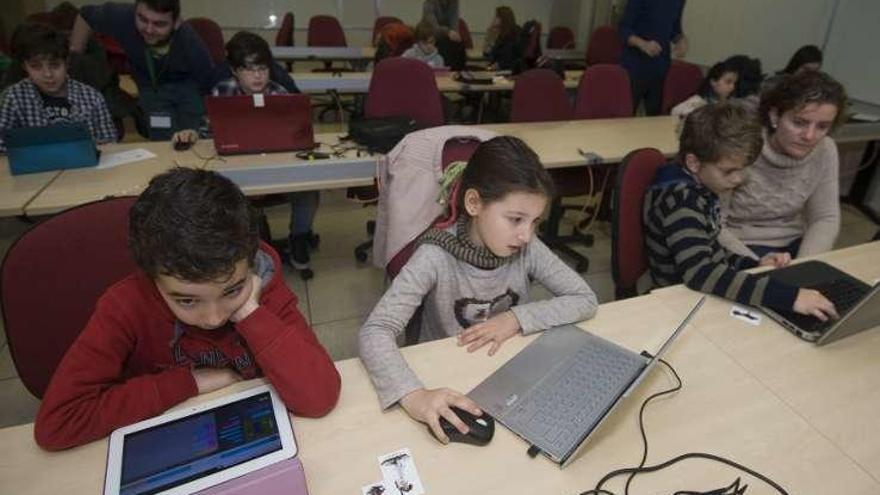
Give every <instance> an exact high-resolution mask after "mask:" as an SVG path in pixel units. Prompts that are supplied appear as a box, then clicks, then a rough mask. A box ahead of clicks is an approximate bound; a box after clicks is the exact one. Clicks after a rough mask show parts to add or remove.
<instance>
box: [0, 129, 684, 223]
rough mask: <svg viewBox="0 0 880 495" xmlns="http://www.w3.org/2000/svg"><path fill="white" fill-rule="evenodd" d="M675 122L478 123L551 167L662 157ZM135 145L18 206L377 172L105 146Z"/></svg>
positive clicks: (43, 210)
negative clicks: (654, 152) (127, 160)
mask: <svg viewBox="0 0 880 495" xmlns="http://www.w3.org/2000/svg"><path fill="white" fill-rule="evenodd" d="M676 122H677V120H676V119H675V118H674V117H668V116H666V117H638V118H628V119H605V120H576V121H563V122H541V123H523V124H495V125H487V126H481V127H484V128H487V129H492V130H495V131H497V132H499V133H502V134H511V135H514V136H517V137H519V138H521V139H523V140H524V141H525V142H526V143H528V144H529V145H530V146H531V147H532V148H534V150H535V152H536V153H537V154H538V156H539V157H540V158H541V161H542V162H543V163H544V165H545V166H546V167H548V168H555V167H570V166H578V165H584V164H585V163H586V162H587V159H586V158H584V157H583V156H582V155H581V154H580V153H579V152H578V149H579V148H580V149H581V150H583V151H587V152H590V153H593V154H595V155H596V156H598V157H600V158H601V159H602V160H603V161H605V162H608V163H614V162H617V161H620V160H621V159H622V158H623V157H624V156H626V154H627V153H629V152H630V151H632V150H634V149H636V148H639V147H642V146H651V147H655V148H658V149H659V150H660V151H661V152H663V153H664V154H666V155H672V154H674V153H675V152H676V151H677V149H678V140H677V137H676V135H675V126H676ZM339 136H340V133H329V134H318V135H316V137H315V138H316V140H317V141H319V142H322V143H328V144H329V143H336V142H337V141H338V138H339ZM133 148H145V149H147V150H149V151H151V152H153V153H154V154H156V155H157V156H156V158H153V159H151V160H145V161H142V162H137V163H131V164H126V165H121V166H119V167H116V168H112V169H107V170H100V169H95V168H86V169H75V170H65V171H63V172H60V173H59V174H58V176H57V178H55V180H53V181H52V182H51V184H49V185H48V186H47V187H45V188H44V189H43V190H42V191H40V192H39V194H38V195H36V197H32V198H30V201H29V202H27V201H22V203H21V206H20V207H19V208H23V210H24V213H25V214H27V215H42V214H49V213H55V212H58V211H61V210H64V209H66V208H70V207H72V206H77V205H80V204H83V203H87V202H89V201H95V200H98V199H102V198H104V197H107V196H126V195H135V194H139V193H140V192H141V191H142V190H143V189H144V188H145V187H146V186H147V184H148V183H149V180H150V178H151V177H153V176H154V175H156V174H157V173H160V172H163V171H165V170H167V169H168V168H170V167H173V166H175V165H180V166H187V167H202V166H207V167H208V168H210V169H213V170H219V171H223V172H224V173H228V174H229V175H230V176H231V177H233V179H234V180H236V182H237V183H238V184H239V185H240V186H241V187H242V189H243V190H244V192H245V194H248V195H258V194H269V193H276V192H292V191H301V190H315V189H332V188H345V187H351V186H359V185H369V184H372V182H373V177H374V176H375V162H376V158H375V157H371V156H368V155H362V156H357V155H356V154H355V153H354V152H349V153H348V154H347V155H346V156H345V157H342V158H340V159H337V160H326V161H325V160H321V161H320V162H304V161H302V160H300V159H299V158H296V156H295V153H292V152H288V153H269V154H259V155H237V156H226V157H223V159H222V160H218V159H213V160H209V161H205V160H203V159H201V158H199V157H198V156H202V157H210V156H213V155H214V154H215V152H214V148H213V143H212V141H211V140H201V141H199V142H198V143H197V144H196V145H195V146H194V147H193V149H192V150H190V151H185V152H176V151H174V150H173V149H172V147H171V145H170V144H169V143H168V142H147V143H130V144H113V145H106V146H105V147H103V149H104V150H105V152H108V153H109V152H113V151H120V150H125V149H133ZM324 149H326V148H324ZM197 154H198V156H197ZM2 160H5V158H2V159H0V168H2V167H3V161H2ZM318 167H328V168H329V167H333V168H332V169H330V170H328V169H325V168H318ZM279 174H280V175H279ZM0 187H2V182H0ZM18 213H21V210H18V211H17V212H16V214H18Z"/></svg>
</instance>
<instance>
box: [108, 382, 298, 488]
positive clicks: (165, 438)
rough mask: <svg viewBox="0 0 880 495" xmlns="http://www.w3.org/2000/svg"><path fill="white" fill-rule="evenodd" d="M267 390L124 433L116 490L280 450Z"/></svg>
mask: <svg viewBox="0 0 880 495" xmlns="http://www.w3.org/2000/svg"><path fill="white" fill-rule="evenodd" d="M281 448H282V445H281V437H280V435H279V431H278V425H277V424H276V423H275V416H274V413H273V409H272V398H271V396H270V394H269V392H265V393H262V394H259V395H254V396H252V397H248V398H245V399H242V400H239V401H236V402H232V403H230V404H226V405H224V406H221V407H218V408H216V409H211V410H209V411H205V412H203V413H201V414H196V415H193V416H187V417H184V418H181V419H179V420H177V421H172V422H169V423H164V424H161V425H157V426H154V427H152V428H148V429H145V430H142V431H139V432H136V433H131V434H129V435H126V437H125V442H124V444H123V453H122V482H121V486H120V494H122V495H125V494H139V495H140V494H149V493H157V492H161V491H164V490H168V489H170V488H172V487H175V486H178V485H182V484H184V483H188V482H190V481H193V480H195V479H198V478H201V477H203V476H207V475H209V474H213V473H215V472H217V471H221V470H223V469H227V468H229V467H232V466H236V465H238V464H241V463H244V462H247V461H250V460H252V459H256V458H257V457H261V456H263V455H266V454H269V453H271V452H276V451H278V450H281Z"/></svg>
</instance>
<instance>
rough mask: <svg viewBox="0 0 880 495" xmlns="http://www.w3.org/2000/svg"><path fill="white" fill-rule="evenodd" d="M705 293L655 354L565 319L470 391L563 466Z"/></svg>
mask: <svg viewBox="0 0 880 495" xmlns="http://www.w3.org/2000/svg"><path fill="white" fill-rule="evenodd" d="M705 299H706V298H705V296H704V297H703V298H701V299H700V301H699V302H698V303H697V304H696V306H694V308H693V309H691V311H690V312H689V313H688V315H687V317H685V319H684V320H683V321H682V322H681V323H680V324H679V325H678V328H676V330H675V331H674V332H673V333H672V335H670V336H669V338H668V339H667V340H666V342H665V343H664V344H663V346H662V347H661V348H660V350H659V351H657V353H656V355H654V356H653V357H652V356H651V355H650V354H648V353H647V352H643V353H641V354H639V353H635V352H633V351H630V350H628V349H624V348H623V347H620V346H618V345H616V344H613V343H611V342H608V341H607V340H604V339H602V338H601V337H597V336H595V335H592V334H590V333H589V332H586V331H584V330H581V329H580V328H577V327H575V326H573V325H564V326H560V327H556V328H552V329H550V330H547V331H545V332H544V334H543V335H541V336H540V337H538V338H537V339H535V341H534V342H532V343H531V344H529V345H528V346H526V348H525V349H523V350H522V351H520V352H519V353H518V354H517V355H516V356H514V357H513V358H512V359H510V361H508V362H507V363H505V364H504V365H503V366H502V367H501V368H499V369H498V370H497V371H495V373H493V374H492V375H490V376H489V377H488V378H486V379H485V380H483V382H482V383H480V384H479V385H477V386H476V387H475V388H474V389H473V390H471V391H470V393H468V397H470V398H471V399H473V400H474V401H475V402H476V403H477V404H479V405H480V407H481V408H482V409H483V410H484V411H485V412H487V413H488V414H489V415H491V416H492V417H494V418H495V419H496V420H498V421H499V422H501V424H503V425H504V426H506V427H507V428H509V429H510V430H511V431H513V432H514V433H516V434H517V435H519V436H520V437H522V438H523V439H525V440H526V441H527V442H529V443H530V444H531V445H532V446H533V448H535V449H538V450H540V452H542V453H543V454H544V455H546V456H547V457H549V458H550V459H551V460H553V461H554V462H556V463H559V464H561V465H562V467H565V466H567V465H568V464H569V463H570V462H571V461H573V460H574V459H575V458H577V456H576V455H573V454H575V453H576V451H577V450H578V448H579V447H580V446H582V445H585V444H586V442H587V439H588V438H589V437H590V436H591V435H592V434H593V433H594V432H595V431H597V430H598V427H599V425H601V423H602V422H603V421H604V420H605V419H606V418H607V417H609V416H610V415H611V413H612V412H613V411H614V409H615V408H616V407H617V406H618V405H619V404H620V403H621V402H623V400H624V399H625V398H626V397H627V396H628V395H629V394H630V393H631V392H632V391H633V390H635V388H636V387H637V386H638V385H639V383H641V381H642V379H643V378H644V377H645V376H647V375H648V373H650V371H651V369H652V368H653V367H654V365H655V364H656V362H657V360H658V359H659V358H660V356H661V355H662V354H663V353H664V352H665V351H666V350H667V349H668V348H669V346H670V344H671V343H672V342H673V341H674V340H675V339H676V337H678V335H679V334H680V333H681V331H682V329H683V328H684V327H685V326H687V323H688V322H689V321H690V320H691V318H692V317H693V316H694V314H696V312H697V310H698V309H699V308H700V306H702V304H703V301H705Z"/></svg>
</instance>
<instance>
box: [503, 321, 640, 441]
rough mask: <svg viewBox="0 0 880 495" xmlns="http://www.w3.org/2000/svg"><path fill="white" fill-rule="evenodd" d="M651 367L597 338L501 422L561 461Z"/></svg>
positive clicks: (561, 366)
mask: <svg viewBox="0 0 880 495" xmlns="http://www.w3.org/2000/svg"><path fill="white" fill-rule="evenodd" d="M645 363H646V360H645V358H644V357H642V356H640V355H638V354H636V353H634V352H631V351H628V350H626V349H623V348H620V347H618V346H616V345H614V344H611V343H610V342H607V341H604V340H602V339H598V338H597V339H594V342H592V343H590V344H588V345H584V346H582V347H581V349H580V350H579V351H578V352H577V353H575V354H574V355H572V356H571V357H570V358H569V359H568V360H566V361H565V362H564V363H562V364H561V365H560V366H557V367H556V369H554V370H553V371H552V372H551V373H549V374H548V375H547V376H546V377H545V378H544V379H543V380H541V381H540V382H539V383H538V384H537V385H536V386H535V387H533V388H532V390H531V391H530V392H529V393H528V394H527V395H526V396H524V397H522V398H521V399H520V400H519V402H518V403H517V404H516V406H514V407H513V408H511V409H509V410H508V411H507V412H506V413H505V414H504V416H503V417H502V418H500V419H501V420H502V422H503V423H504V424H506V425H507V426H508V427H509V428H510V429H512V430H513V431H516V432H520V433H521V435H522V436H523V437H524V438H526V439H527V440H528V441H529V442H532V443H533V444H534V445H536V446H538V447H539V448H540V449H541V450H543V451H545V452H548V453H551V454H553V455H554V456H556V457H557V458H561V457H562V456H563V455H565V454H566V453H568V452H569V451H570V450H571V449H572V448H574V447H575V446H576V444H578V443H579V442H580V440H581V439H582V438H583V437H584V435H585V434H586V433H587V432H589V431H592V429H593V428H594V427H595V425H596V423H598V422H599V420H600V419H602V417H603V416H604V414H605V412H606V411H607V409H608V408H609V407H610V406H611V405H612V404H613V403H614V401H615V400H616V399H617V397H618V396H619V395H620V394H622V393H623V392H624V391H625V390H626V388H627V387H628V386H629V384H630V383H631V382H632V380H633V379H634V378H635V377H636V376H637V375H638V373H639V371H641V369H642V368H643V367H644V366H645Z"/></svg>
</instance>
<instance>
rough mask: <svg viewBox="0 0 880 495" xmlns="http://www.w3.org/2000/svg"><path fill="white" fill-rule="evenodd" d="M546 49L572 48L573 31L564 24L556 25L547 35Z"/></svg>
mask: <svg viewBox="0 0 880 495" xmlns="http://www.w3.org/2000/svg"><path fill="white" fill-rule="evenodd" d="M547 49H548V50H574V32H572V30H571V29H569V28H567V27H565V26H556V27H554V28H553V29H551V30H550V33H549V34H548V35H547Z"/></svg>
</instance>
